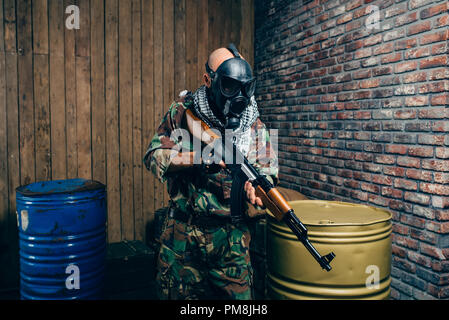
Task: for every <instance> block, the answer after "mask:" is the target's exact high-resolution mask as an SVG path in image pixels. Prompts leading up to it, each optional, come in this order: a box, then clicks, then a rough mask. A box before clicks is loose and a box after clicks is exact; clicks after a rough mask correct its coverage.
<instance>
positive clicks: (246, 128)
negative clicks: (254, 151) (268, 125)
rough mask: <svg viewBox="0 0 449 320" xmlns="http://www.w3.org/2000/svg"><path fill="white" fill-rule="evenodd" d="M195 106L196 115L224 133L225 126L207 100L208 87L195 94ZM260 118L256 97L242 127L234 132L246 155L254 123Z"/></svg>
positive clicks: (252, 100)
mask: <svg viewBox="0 0 449 320" xmlns="http://www.w3.org/2000/svg"><path fill="white" fill-rule="evenodd" d="M193 106H194V111H195V113H196V115H197V116H198V117H199V118H200V119H201V120H203V121H204V122H205V123H206V124H207V125H209V127H211V128H216V129H218V130H219V131H220V132H222V133H224V129H225V124H224V123H223V122H221V120H220V119H218V118H217V117H216V116H215V115H214V113H213V111H212V109H211V108H210V107H209V101H208V99H207V92H206V86H205V85H202V86H201V87H199V88H198V90H196V91H195V92H194V93H193ZM258 117H259V110H258V108H257V102H256V99H255V98H254V96H252V97H251V99H250V104H249V105H248V107H247V108H246V109H245V110H244V111H243V113H242V116H241V117H240V125H239V127H238V128H237V129H235V130H234V132H233V135H234V136H235V144H236V145H237V147H238V148H239V149H240V151H242V152H243V153H244V154H246V153H247V151H248V149H249V138H248V137H249V134H250V129H251V126H252V125H253V123H254V122H255V121H256V120H257V118H258Z"/></svg>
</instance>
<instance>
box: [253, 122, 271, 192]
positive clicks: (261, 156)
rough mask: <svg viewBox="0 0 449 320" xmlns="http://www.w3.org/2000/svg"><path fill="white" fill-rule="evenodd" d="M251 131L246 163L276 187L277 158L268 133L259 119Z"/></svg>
mask: <svg viewBox="0 0 449 320" xmlns="http://www.w3.org/2000/svg"><path fill="white" fill-rule="evenodd" d="M251 129H252V132H251V144H250V148H249V152H248V161H249V162H250V163H251V164H252V165H254V167H256V168H257V169H258V170H259V172H260V173H261V174H263V175H265V176H266V177H267V179H268V180H270V182H271V183H272V184H273V185H277V183H278V172H279V168H278V158H277V155H276V153H275V150H274V149H275V148H273V144H272V139H271V137H270V132H269V131H268V130H267V128H266V126H265V124H264V123H263V122H262V121H261V120H260V119H259V118H258V119H257V120H256V122H255V123H254V125H253V127H252V128H251ZM276 141H277V137H276ZM274 146H275V145H274Z"/></svg>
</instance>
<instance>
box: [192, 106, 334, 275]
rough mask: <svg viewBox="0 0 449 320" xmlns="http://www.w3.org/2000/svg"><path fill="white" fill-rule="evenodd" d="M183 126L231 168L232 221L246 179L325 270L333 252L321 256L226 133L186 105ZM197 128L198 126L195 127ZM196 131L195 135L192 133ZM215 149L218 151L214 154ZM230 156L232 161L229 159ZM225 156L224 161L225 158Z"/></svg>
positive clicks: (240, 209) (236, 216)
mask: <svg viewBox="0 0 449 320" xmlns="http://www.w3.org/2000/svg"><path fill="white" fill-rule="evenodd" d="M186 120H187V126H188V128H189V130H190V132H191V133H192V134H193V135H194V136H196V138H197V139H199V140H201V141H202V142H203V143H205V144H208V145H209V144H215V146H217V147H216V148H213V150H214V152H215V154H214V157H218V159H220V160H223V161H224V162H225V164H226V168H228V169H230V170H231V173H232V176H233V182H232V187H231V218H232V220H233V221H234V222H236V221H239V220H241V219H243V210H244V209H243V208H244V207H243V204H244V200H245V199H244V195H245V192H244V185H245V182H246V181H248V180H249V181H250V182H251V184H252V185H253V186H254V188H255V190H256V196H257V197H260V199H261V200H262V202H263V204H264V205H265V207H267V208H268V209H269V210H270V212H271V213H272V214H273V216H274V217H275V218H276V219H277V220H278V221H283V222H285V224H286V225H287V226H288V227H289V228H290V229H291V230H292V231H293V233H294V234H295V235H296V237H297V238H298V240H299V241H301V242H302V244H303V245H304V246H305V247H306V249H307V250H308V251H309V252H310V253H311V254H312V256H313V257H314V258H315V260H316V261H317V262H318V263H319V264H320V266H321V267H322V268H323V269H325V270H326V271H330V270H331V269H332V267H331V266H330V262H331V261H332V259H334V257H335V254H334V253H333V252H331V253H329V254H327V255H325V256H321V255H320V254H319V252H318V251H317V250H316V249H315V247H314V246H313V245H312V244H311V243H310V241H309V239H308V236H307V228H306V227H305V226H304V225H303V224H302V222H301V221H300V220H299V218H298V217H297V216H296V215H295V212H294V211H293V208H292V207H290V205H289V204H288V202H287V200H285V198H284V197H283V196H282V195H281V193H280V192H279V191H278V190H277V189H276V188H275V187H274V186H273V184H272V183H271V182H270V181H269V180H268V179H267V178H266V177H265V176H264V175H261V174H260V173H259V172H258V171H257V169H256V168H254V167H253V166H252V165H251V164H250V163H249V162H248V159H246V157H245V156H244V155H243V154H242V153H241V152H240V151H239V150H238V148H237V147H236V146H235V144H234V143H233V142H231V141H227V139H226V137H223V138H222V137H220V136H219V135H217V134H216V133H215V132H214V131H213V130H212V129H211V128H210V127H209V126H208V125H207V124H206V123H204V122H203V121H202V120H200V119H199V118H198V117H197V116H195V115H194V114H193V112H192V111H191V110H190V109H187V110H186ZM198 129H199V130H198ZM195 133H197V135H195ZM217 153H218V154H217ZM230 159H232V161H229V160H230ZM225 160H226V161H225Z"/></svg>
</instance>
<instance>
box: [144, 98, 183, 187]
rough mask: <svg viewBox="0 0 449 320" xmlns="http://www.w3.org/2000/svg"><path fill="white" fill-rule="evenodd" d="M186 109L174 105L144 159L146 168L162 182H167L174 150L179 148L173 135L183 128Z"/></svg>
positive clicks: (161, 124) (180, 105) (162, 122)
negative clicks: (167, 173) (182, 123)
mask: <svg viewBox="0 0 449 320" xmlns="http://www.w3.org/2000/svg"><path fill="white" fill-rule="evenodd" d="M184 111H185V107H184V106H183V104H182V103H176V102H174V103H172V105H171V106H170V109H169V110H168V112H167V113H166V114H165V115H164V117H163V119H162V121H161V123H160V125H159V127H158V129H157V131H156V133H155V134H154V136H153V139H152V140H151V142H150V145H149V146H148V149H147V151H146V153H145V156H144V158H143V162H144V164H145V167H146V168H147V169H148V170H150V171H151V172H153V174H154V175H155V176H156V177H157V178H158V179H159V180H160V181H161V182H165V180H166V172H167V170H168V167H169V166H170V163H171V159H172V158H173V156H174V155H176V152H174V151H173V150H174V149H175V147H176V146H178V147H180V146H179V142H178V140H177V139H176V138H175V137H176V135H173V134H172V133H173V132H174V130H176V129H179V128H180V127H181V122H182V117H183V115H184Z"/></svg>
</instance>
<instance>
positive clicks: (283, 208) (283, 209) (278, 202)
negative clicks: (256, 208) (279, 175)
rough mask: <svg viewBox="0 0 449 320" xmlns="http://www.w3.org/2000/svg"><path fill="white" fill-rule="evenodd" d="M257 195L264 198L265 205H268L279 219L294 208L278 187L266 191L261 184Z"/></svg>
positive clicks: (257, 188) (257, 189)
mask: <svg viewBox="0 0 449 320" xmlns="http://www.w3.org/2000/svg"><path fill="white" fill-rule="evenodd" d="M256 196H258V197H259V198H260V199H261V200H262V202H263V204H264V205H265V207H267V208H268V210H270V212H271V213H272V214H273V216H274V217H275V218H276V219H277V220H279V221H281V220H282V219H283V218H284V216H285V215H286V214H287V212H289V211H290V210H291V209H292V208H291V207H290V205H289V204H288V202H287V200H285V199H284V197H283V196H282V194H281V193H280V192H279V191H278V190H277V189H276V188H272V189H270V191H268V192H265V191H264V190H263V189H262V187H261V186H257V187H256Z"/></svg>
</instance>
